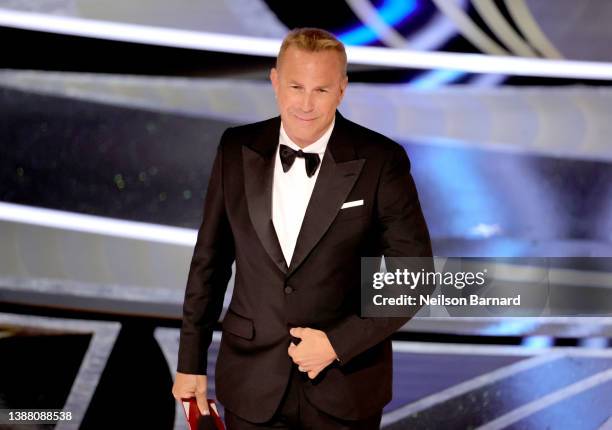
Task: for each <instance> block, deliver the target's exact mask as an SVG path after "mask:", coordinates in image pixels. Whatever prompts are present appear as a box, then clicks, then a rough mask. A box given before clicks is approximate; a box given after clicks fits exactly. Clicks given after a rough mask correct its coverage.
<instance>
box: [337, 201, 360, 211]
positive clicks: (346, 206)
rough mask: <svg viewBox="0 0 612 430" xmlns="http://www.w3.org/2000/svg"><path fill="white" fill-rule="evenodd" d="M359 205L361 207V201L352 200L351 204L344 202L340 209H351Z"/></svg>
mask: <svg viewBox="0 0 612 430" xmlns="http://www.w3.org/2000/svg"><path fill="white" fill-rule="evenodd" d="M361 205H363V200H353V201H352V202H345V203H344V204H343V205H342V207H341V208H340V209H346V208H353V207H355V206H361Z"/></svg>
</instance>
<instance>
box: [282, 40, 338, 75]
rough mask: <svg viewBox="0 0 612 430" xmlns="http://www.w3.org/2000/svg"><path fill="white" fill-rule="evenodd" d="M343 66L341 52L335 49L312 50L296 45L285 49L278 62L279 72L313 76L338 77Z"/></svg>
mask: <svg viewBox="0 0 612 430" xmlns="http://www.w3.org/2000/svg"><path fill="white" fill-rule="evenodd" d="M343 67H344V66H343V64H342V60H341V56H340V53H338V52H336V51H334V50H323V51H316V52H312V51H307V50H304V49H300V48H297V47H295V46H290V47H289V48H287V49H286V50H285V52H284V53H283V54H282V55H281V57H280V59H279V64H278V69H279V74H287V75H296V74H298V75H305V76H311V77H328V76H333V77H336V76H337V75H338V73H339V74H342V71H343ZM281 71H282V72H281Z"/></svg>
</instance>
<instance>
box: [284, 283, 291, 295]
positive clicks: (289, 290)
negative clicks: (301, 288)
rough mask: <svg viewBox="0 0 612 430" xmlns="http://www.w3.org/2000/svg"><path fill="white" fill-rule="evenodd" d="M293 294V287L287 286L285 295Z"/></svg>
mask: <svg viewBox="0 0 612 430" xmlns="http://www.w3.org/2000/svg"><path fill="white" fill-rule="evenodd" d="M291 293H293V287H291V286H289V285H287V286H286V287H285V294H291Z"/></svg>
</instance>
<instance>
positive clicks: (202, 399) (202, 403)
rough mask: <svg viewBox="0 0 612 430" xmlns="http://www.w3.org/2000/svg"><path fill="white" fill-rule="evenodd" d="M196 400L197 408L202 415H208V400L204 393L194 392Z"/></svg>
mask: <svg viewBox="0 0 612 430" xmlns="http://www.w3.org/2000/svg"><path fill="white" fill-rule="evenodd" d="M195 397H196V401H197V403H198V409H199V410H200V413H201V414H202V415H210V411H209V410H208V401H207V400H206V394H205V393H196V395H195Z"/></svg>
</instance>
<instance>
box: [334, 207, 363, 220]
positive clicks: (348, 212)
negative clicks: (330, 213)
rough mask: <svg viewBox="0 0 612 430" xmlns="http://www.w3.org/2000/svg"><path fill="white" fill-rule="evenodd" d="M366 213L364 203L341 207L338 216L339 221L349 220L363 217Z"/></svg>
mask: <svg viewBox="0 0 612 430" xmlns="http://www.w3.org/2000/svg"><path fill="white" fill-rule="evenodd" d="M365 215H366V206H365V205H364V204H362V205H359V206H352V207H348V208H344V209H340V211H339V212H338V215H337V216H336V221H337V222H343V221H348V220H351V219H352V220H354V219H359V218H363V217H364V216H365Z"/></svg>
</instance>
